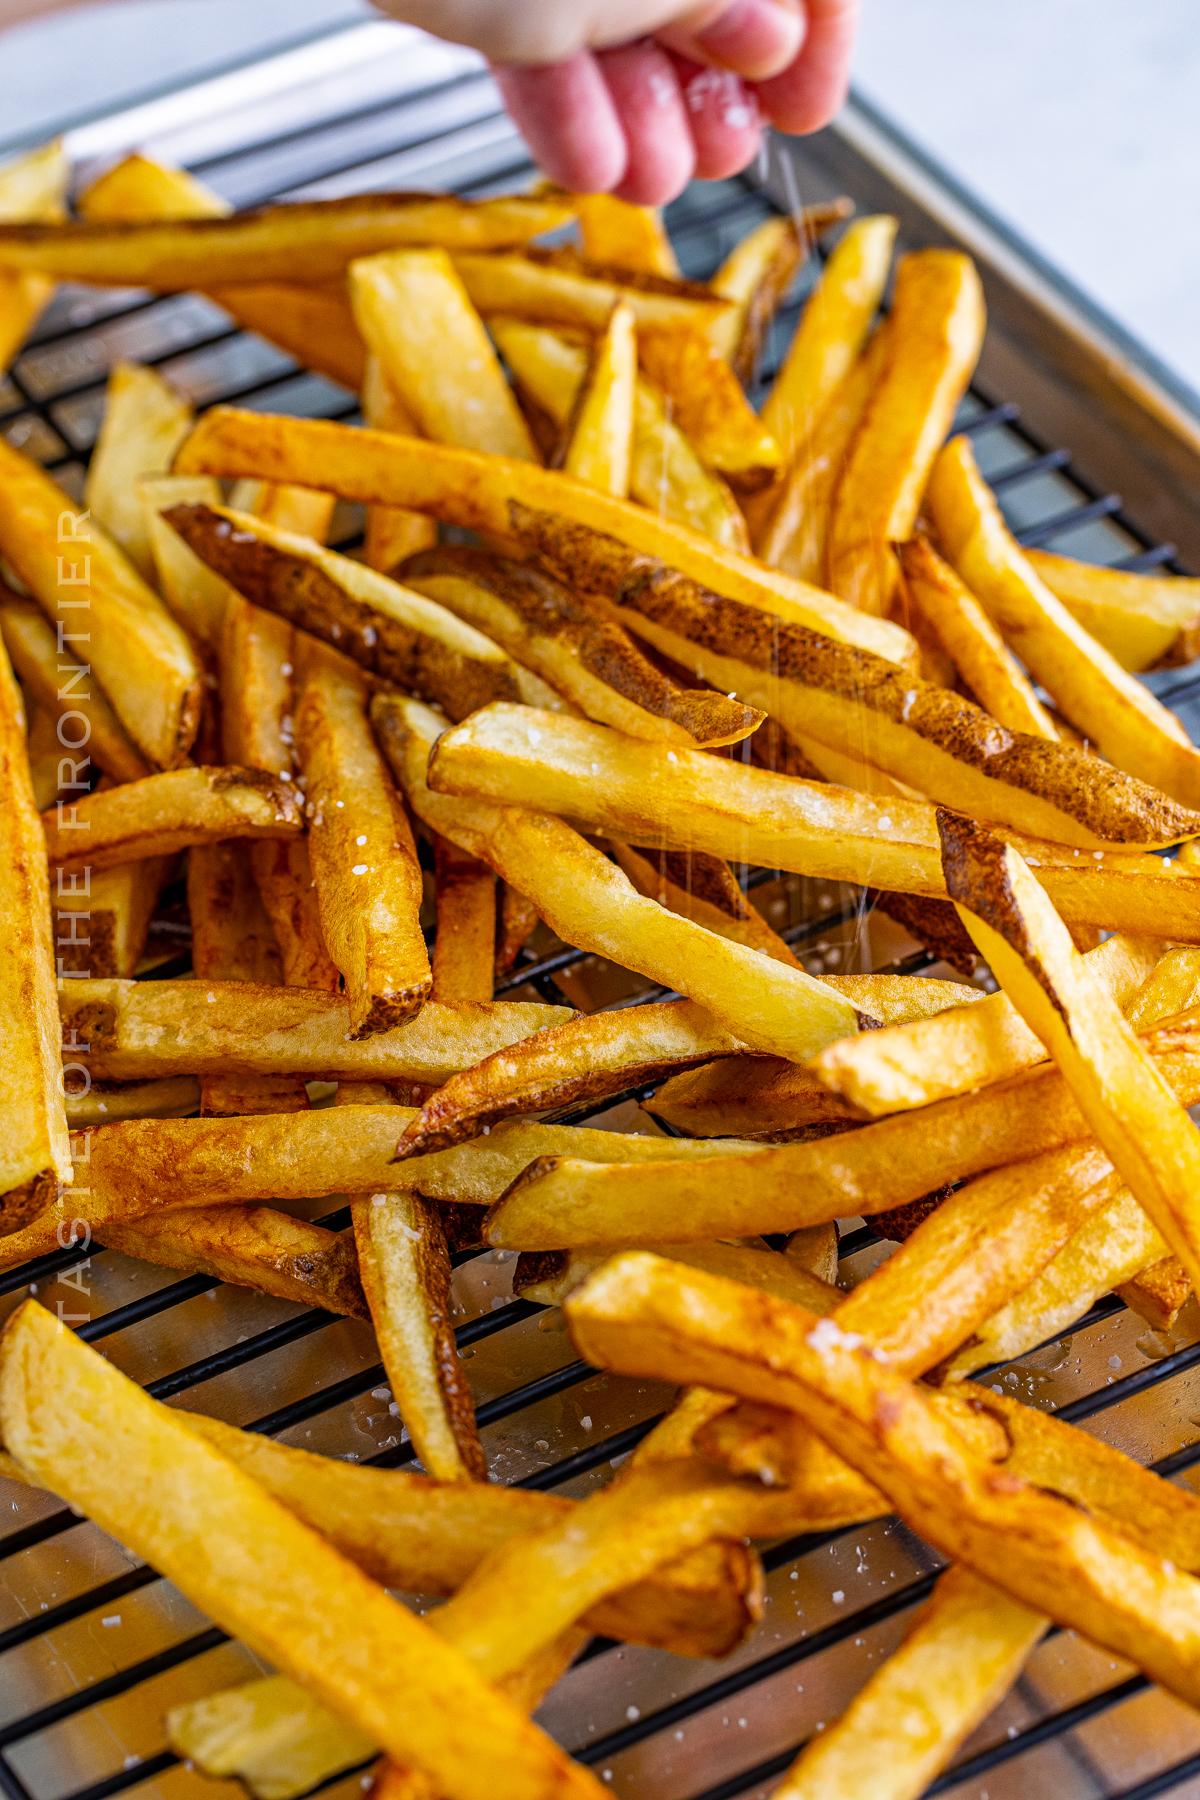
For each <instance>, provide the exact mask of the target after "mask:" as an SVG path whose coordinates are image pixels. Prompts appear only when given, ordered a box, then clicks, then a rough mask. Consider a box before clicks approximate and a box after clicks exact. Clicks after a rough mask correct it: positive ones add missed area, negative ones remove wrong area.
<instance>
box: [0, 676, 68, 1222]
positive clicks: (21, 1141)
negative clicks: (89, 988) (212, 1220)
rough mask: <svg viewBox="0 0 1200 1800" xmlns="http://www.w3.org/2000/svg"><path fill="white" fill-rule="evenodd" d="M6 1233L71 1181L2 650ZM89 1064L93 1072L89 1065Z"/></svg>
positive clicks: (28, 802)
mask: <svg viewBox="0 0 1200 1800" xmlns="http://www.w3.org/2000/svg"><path fill="white" fill-rule="evenodd" d="M0 792H2V793H3V794H4V804H3V806H2V807H0V839H2V843H0V884H2V887H0V916H2V917H3V919H4V921H5V929H4V931H3V933H0V1041H3V1044H4V1047H5V1054H4V1059H3V1070H2V1072H0V1121H2V1122H3V1130H2V1134H0V1232H12V1231H18V1230H19V1229H20V1228H21V1227H22V1226H23V1225H25V1224H27V1223H28V1222H29V1221H30V1220H31V1219H34V1218H36V1217H37V1215H38V1213H39V1212H42V1211H43V1210H44V1209H45V1207H46V1206H47V1205H49V1203H50V1202H51V1201H52V1200H53V1198H54V1195H55V1191H56V1188H57V1186H58V1184H59V1183H60V1182H69V1181H70V1179H71V1151H70V1145H69V1143H68V1140H67V1120H66V1113H65V1111H64V1109H63V1077H62V1072H61V1070H60V1068H59V1066H58V1062H59V1058H58V1045H57V1041H56V1040H57V1039H58V1029H57V1023H56V1018H55V1015H56V1013H57V1011H58V1003H57V998H56V995H55V979H54V976H55V969H54V946H53V943H52V941H51V934H50V891H49V882H48V879H47V873H46V852H45V846H44V842H43V839H42V829H41V822H40V820H39V819H38V815H37V810H36V808H35V807H34V804H33V789H32V787H31V785H30V780H29V763H28V760H27V758H26V754H25V718H24V714H23V712H22V709H21V695H20V690H19V689H18V687H17V684H16V682H15V681H14V679H13V675H12V670H11V668H10V666H9V662H8V658H7V657H6V656H5V655H3V653H2V652H0ZM85 1067H86V1065H85Z"/></svg>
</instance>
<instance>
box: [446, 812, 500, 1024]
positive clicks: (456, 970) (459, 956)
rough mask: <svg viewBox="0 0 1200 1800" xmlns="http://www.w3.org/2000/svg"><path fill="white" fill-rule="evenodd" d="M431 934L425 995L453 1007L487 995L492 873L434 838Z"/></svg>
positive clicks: (492, 951) (489, 991)
mask: <svg viewBox="0 0 1200 1800" xmlns="http://www.w3.org/2000/svg"><path fill="white" fill-rule="evenodd" d="M433 854H434V872H435V880H436V884H437V936H436V938H435V939H434V941H433V989H432V991H431V993H430V999H432V1000H443V1001H445V1002H446V1004H447V1005H450V1006H456V1005H458V1004H460V1003H461V1002H463V1001H468V1000H490V999H491V997H492V988H493V986H494V965H495V956H496V951H495V944H496V877H495V876H494V875H493V874H492V871H491V870H490V869H489V868H488V866H487V864H486V863H481V862H479V861H478V859H477V858H476V857H474V856H467V855H466V854H465V853H464V852H463V851H461V850H458V849H456V848H455V846H454V845H453V844H451V843H448V842H447V841H446V839H445V838H443V837H438V838H435V839H434V845H433Z"/></svg>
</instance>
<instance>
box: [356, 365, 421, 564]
mask: <svg viewBox="0 0 1200 1800" xmlns="http://www.w3.org/2000/svg"><path fill="white" fill-rule="evenodd" d="M362 411H363V418H364V420H365V421H366V423H367V424H368V425H370V426H373V427H374V429H375V430H377V431H394V432H398V433H399V434H400V435H401V436H402V437H416V436H417V426H416V421H415V419H414V418H413V416H412V414H411V413H410V412H409V410H408V408H407V407H406V406H404V405H403V404H402V402H401V400H400V397H399V395H398V394H397V393H396V390H395V389H394V388H393V387H392V386H391V384H390V383H389V382H388V381H387V380H386V379H385V377H384V374H383V371H382V370H381V368H380V366H379V363H378V360H377V359H376V358H375V357H373V356H370V357H368V358H367V367H366V373H365V375H364V376H363V384H362ZM437 537H438V531H437V524H436V522H435V521H434V520H433V519H427V518H426V517H425V515H424V513H418V512H409V511H408V509H407V508H406V507H403V506H369V507H368V508H367V531H366V541H365V543H364V545H363V561H364V562H365V563H366V565H367V567H368V569H378V570H379V573H380V574H381V575H394V574H395V572H396V570H397V569H398V568H399V567H400V564H401V563H402V562H403V561H404V560H405V558H406V557H409V556H414V555H415V554H416V552H417V551H418V550H428V549H429V548H430V547H431V546H432V545H434V544H436V543H437Z"/></svg>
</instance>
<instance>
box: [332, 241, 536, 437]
mask: <svg viewBox="0 0 1200 1800" xmlns="http://www.w3.org/2000/svg"><path fill="white" fill-rule="evenodd" d="M349 291H350V300H351V304H352V305H353V307H354V317H355V320H356V322H357V325H358V328H359V331H360V332H361V333H362V337H363V340H364V342H365V343H366V345H367V349H368V351H369V352H370V354H371V355H372V356H373V357H374V358H375V360H376V361H377V363H378V365H379V372H380V375H381V376H382V378H383V380H384V382H385V383H386V384H387V386H388V387H389V388H390V389H392V390H393V391H394V392H395V394H396V396H397V398H398V399H399V400H400V402H401V404H402V405H403V406H404V408H405V409H406V411H407V412H408V413H410V414H411V416H412V418H413V419H414V420H415V421H416V425H417V430H418V432H419V433H420V435H421V436H422V437H426V438H432V439H433V440H434V441H435V442H436V443H441V444H459V445H461V446H462V448H463V449H465V450H486V451H490V452H492V453H493V454H494V455H496V456H516V457H522V458H526V459H528V460H530V461H534V460H536V458H535V453H534V448H533V442H532V440H531V438H530V436H529V431H528V428H527V427H526V424H525V421H524V419H523V418H522V417H521V413H520V409H519V408H518V406H517V403H516V401H515V400H514V399H513V395H512V390H511V388H510V387H509V386H508V383H507V382H506V381H505V379H504V375H503V373H502V371H501V368H500V364H499V362H498V361H497V360H496V353H495V351H494V350H493V349H492V346H491V343H490V341H489V339H488V335H487V332H486V331H485V330H484V328H483V323H482V321H481V319H480V317H479V314H478V313H477V312H476V311H475V308H474V307H473V306H472V305H471V302H470V300H469V299H468V298H467V294H466V290H465V289H464V287H463V284H462V282H461V280H460V279H459V278H458V276H457V275H456V274H455V271H454V265H453V264H452V262H451V261H450V258H449V256H448V255H447V254H446V252H445V251H444V250H393V251H390V252H389V253H387V254H386V255H383V256H371V257H366V258H364V259H363V260H362V261H359V262H354V263H352V264H351V265H350V270H349Z"/></svg>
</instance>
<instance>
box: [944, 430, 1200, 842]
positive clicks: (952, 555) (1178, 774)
mask: <svg viewBox="0 0 1200 1800" xmlns="http://www.w3.org/2000/svg"><path fill="white" fill-rule="evenodd" d="M927 505H928V509H929V512H930V514H931V516H932V519H933V523H934V525H935V527H936V529H937V534H938V537H939V539H940V541H941V544H942V548H943V549H944V551H945V553H946V555H947V557H948V558H949V560H950V561H951V562H952V563H953V565H954V567H955V568H956V569H957V570H958V573H959V574H960V575H961V576H962V579H963V580H964V581H965V582H966V584H967V586H968V587H969V588H970V590H971V592H972V593H973V594H974V595H975V596H976V598H977V599H978V600H979V601H980V603H981V604H982V605H983V606H984V607H986V609H987V611H988V612H989V613H990V614H991V616H992V618H993V619H994V621H995V623H996V624H997V625H998V626H999V628H1000V630H1001V632H1002V633H1003V634H1004V638H1005V641H1006V642H1007V643H1009V644H1010V645H1011V646H1012V648H1013V649H1014V650H1015V651H1016V653H1017V655H1018V656H1019V657H1020V659H1021V661H1022V662H1023V663H1024V665H1025V667H1026V668H1027V669H1028V670H1029V672H1030V674H1031V675H1032V676H1033V677H1034V678H1035V680H1037V681H1039V682H1040V683H1041V685H1042V686H1043V687H1044V688H1045V689H1046V690H1047V692H1048V693H1049V694H1050V695H1051V696H1052V698H1053V699H1054V701H1055V703H1056V704H1057V705H1058V707H1059V708H1060V709H1061V710H1062V711H1063V712H1064V713H1066V715H1067V717H1068V718H1069V719H1070V721H1071V723H1072V725H1074V726H1075V727H1076V729H1077V730H1079V731H1082V732H1084V733H1085V734H1086V736H1087V737H1088V738H1089V739H1090V740H1091V741H1092V742H1093V743H1094V744H1096V745H1097V746H1098V747H1099V749H1100V751H1101V753H1102V754H1103V755H1104V756H1106V757H1108V758H1109V760H1110V761H1111V762H1113V763H1115V765H1116V766H1117V768H1118V769H1125V770H1127V771H1128V772H1129V773H1130V774H1131V775H1137V776H1139V777H1140V778H1141V779H1142V780H1143V781H1150V782H1153V783H1154V784H1155V786H1156V787H1159V788H1161V789H1162V790H1163V792H1164V793H1166V794H1170V795H1171V797H1172V798H1173V799H1175V800H1178V801H1180V802H1181V803H1182V804H1183V805H1185V806H1188V805H1191V804H1192V803H1193V799H1194V798H1195V797H1200V753H1198V752H1197V751H1196V750H1195V748H1194V747H1193V745H1192V743H1191V741H1190V739H1189V738H1188V735H1187V733H1186V732H1185V731H1184V729H1183V726H1182V725H1181V724H1180V723H1179V720H1178V719H1177V718H1176V717H1175V715H1174V713H1171V712H1168V711H1167V709H1166V707H1165V706H1163V705H1161V704H1160V703H1159V701H1157V700H1156V699H1155V698H1154V696H1153V694H1151V692H1150V690H1149V688H1147V687H1146V686H1144V685H1143V683H1141V682H1139V681H1136V680H1135V679H1134V677H1133V676H1131V675H1127V674H1126V673H1125V671H1124V670H1123V669H1122V668H1121V666H1120V664H1119V663H1118V662H1117V661H1116V660H1115V659H1114V658H1113V657H1112V656H1110V655H1109V653H1108V651H1107V650H1105V649H1104V648H1103V647H1102V646H1101V645H1100V644H1099V643H1097V641H1096V640H1095V638H1092V637H1089V636H1088V634H1087V632H1086V631H1084V630H1083V629H1082V628H1081V627H1080V626H1079V625H1078V624H1076V622H1075V620H1074V619H1073V618H1072V617H1071V614H1070V613H1069V612H1068V611H1067V609H1066V607H1065V606H1064V605H1063V604H1062V602H1061V601H1060V600H1057V599H1056V598H1055V596H1054V595H1053V594H1052V593H1051V592H1050V589H1049V588H1048V587H1047V586H1046V585H1045V583H1044V582H1043V581H1042V580H1041V579H1040V578H1039V576H1038V575H1037V574H1036V573H1035V571H1034V569H1033V568H1032V566H1031V565H1030V563H1029V562H1027V560H1026V558H1025V555H1024V552H1023V551H1022V550H1021V548H1020V547H1019V545H1018V544H1017V543H1016V541H1015V539H1014V538H1013V537H1012V535H1011V534H1010V532H1009V530H1008V527H1007V525H1006V524H1005V523H1004V520H1003V518H1002V517H1001V514H1000V509H999V507H998V506H997V504H996V501H995V497H994V495H993V494H992V491H991V489H990V488H989V487H988V486H987V484H986V482H985V481H984V480H983V478H982V476H981V475H980V473H979V469H978V467H977V465H976V462H975V455H974V452H973V450H972V449H971V445H970V442H969V440H968V439H967V438H964V437H956V438H954V439H952V441H951V442H950V443H949V444H947V445H946V447H945V449H944V450H943V451H942V452H941V454H940V455H939V457H938V459H937V461H936V463H935V464H934V468H933V473H932V475H931V477H930V481H929V492H928V495H927Z"/></svg>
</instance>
